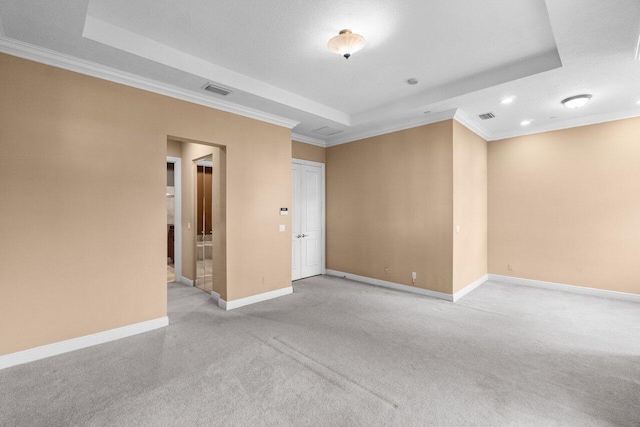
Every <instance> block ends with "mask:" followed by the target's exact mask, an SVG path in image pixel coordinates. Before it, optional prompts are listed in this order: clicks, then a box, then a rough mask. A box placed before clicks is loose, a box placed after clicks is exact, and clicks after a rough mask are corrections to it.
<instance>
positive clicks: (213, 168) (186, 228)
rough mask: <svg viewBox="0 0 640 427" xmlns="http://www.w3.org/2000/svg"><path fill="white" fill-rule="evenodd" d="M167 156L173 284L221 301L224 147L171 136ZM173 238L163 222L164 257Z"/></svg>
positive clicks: (224, 290) (223, 282)
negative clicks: (170, 179) (171, 180)
mask: <svg viewBox="0 0 640 427" xmlns="http://www.w3.org/2000/svg"><path fill="white" fill-rule="evenodd" d="M167 155H168V156H169V157H167V162H172V163H173V167H174V188H173V191H174V194H175V195H174V200H175V202H174V203H175V212H174V215H175V217H174V221H173V222H174V227H173V240H174V242H175V243H174V256H173V260H174V265H175V283H178V284H184V285H189V286H193V287H196V288H198V289H200V290H202V291H205V292H207V293H208V294H210V295H211V297H212V298H213V299H214V300H217V301H218V302H219V305H220V304H221V303H220V301H222V304H224V301H226V297H227V220H226V218H227V189H226V185H227V184H226V183H227V154H226V147H224V146H220V145H213V144H209V143H206V142H201V141H195V140H191V139H187V138H179V137H175V136H169V137H168V138H167ZM169 169H170V166H169V167H168V170H169ZM171 191H172V190H171V189H169V186H168V189H167V194H169V195H168V196H167V206H169V205H170V203H171V202H170V200H169V199H170V198H171V196H170V194H171ZM167 217H168V218H169V212H167ZM171 237H172V236H171V226H170V224H169V221H167V255H169V251H170V247H171V245H170V243H169V242H170V241H171ZM169 258H170V257H169V256H167V259H169ZM168 268H169V266H168Z"/></svg>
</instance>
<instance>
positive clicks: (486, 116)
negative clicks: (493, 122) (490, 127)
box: [478, 113, 496, 120]
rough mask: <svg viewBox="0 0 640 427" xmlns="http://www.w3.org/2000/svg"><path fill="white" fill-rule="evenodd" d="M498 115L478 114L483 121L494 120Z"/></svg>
mask: <svg viewBox="0 0 640 427" xmlns="http://www.w3.org/2000/svg"><path fill="white" fill-rule="evenodd" d="M495 116H496V115H495V114H493V113H484V114H478V117H480V118H481V119H482V120H489V119H493V118H494V117H495Z"/></svg>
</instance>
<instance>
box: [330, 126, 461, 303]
mask: <svg viewBox="0 0 640 427" xmlns="http://www.w3.org/2000/svg"><path fill="white" fill-rule="evenodd" d="M452 134H453V127H452V121H451V120H448V121H444V122H440V123H435V124H431V125H428V126H422V127H418V128H413V129H408V130H403V131H400V132H394V133H390V134H387V135H381V136H377V137H373V138H368V139H364V140H361V141H356V142H352V143H349V144H343V145H337V146H334V147H330V148H328V149H327V166H326V168H327V169H326V170H327V268H328V269H332V270H338V271H343V272H348V273H352V274H357V275H360V276H365V277H371V278H375V279H380V280H386V281H390V282H395V283H401V284H405V285H412V282H411V272H414V271H415V272H416V273H417V280H416V283H415V284H414V286H417V287H420V288H425V289H431V290H434V291H439V292H445V293H451V291H452V272H453V265H452V250H453V248H452V246H453V237H452V233H453V232H452V228H453V159H452V158H453V149H452V137H453V135H452ZM385 267H387V272H385Z"/></svg>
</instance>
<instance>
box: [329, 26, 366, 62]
mask: <svg viewBox="0 0 640 427" xmlns="http://www.w3.org/2000/svg"><path fill="white" fill-rule="evenodd" d="M364 43H365V42H364V37H362V36H361V35H360V34H353V33H352V32H351V30H342V31H340V34H338V35H337V36H335V37H333V38H332V39H331V40H329V42H328V43H327V46H329V50H330V51H331V52H333V53H337V54H338V55H341V56H344V57H345V58H347V59H349V57H350V56H351V55H353V54H354V53H356V52H358V51H360V50H362V48H363V47H364Z"/></svg>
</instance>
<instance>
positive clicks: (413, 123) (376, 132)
mask: <svg viewBox="0 0 640 427" xmlns="http://www.w3.org/2000/svg"><path fill="white" fill-rule="evenodd" d="M456 110H457V109H452V110H446V111H441V112H438V113H433V114H429V115H426V116H424V117H419V118H417V119H416V118H410V119H408V120H404V121H398V122H395V123H393V124H389V125H386V126H378V127H372V128H370V129H367V130H363V131H360V132H354V133H346V134H345V135H344V136H342V137H338V138H333V139H331V140H330V141H327V147H333V146H334V145H340V144H347V143H349V142H353V141H358V140H361V139H365V138H372V137H374V136H380V135H386V134H388V133H392V132H398V131H401V130H405V129H411V128H415V127H419V126H424V125H430V124H432V123H437V122H442V121H444V120H450V119H453V118H454V116H455V114H456Z"/></svg>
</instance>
